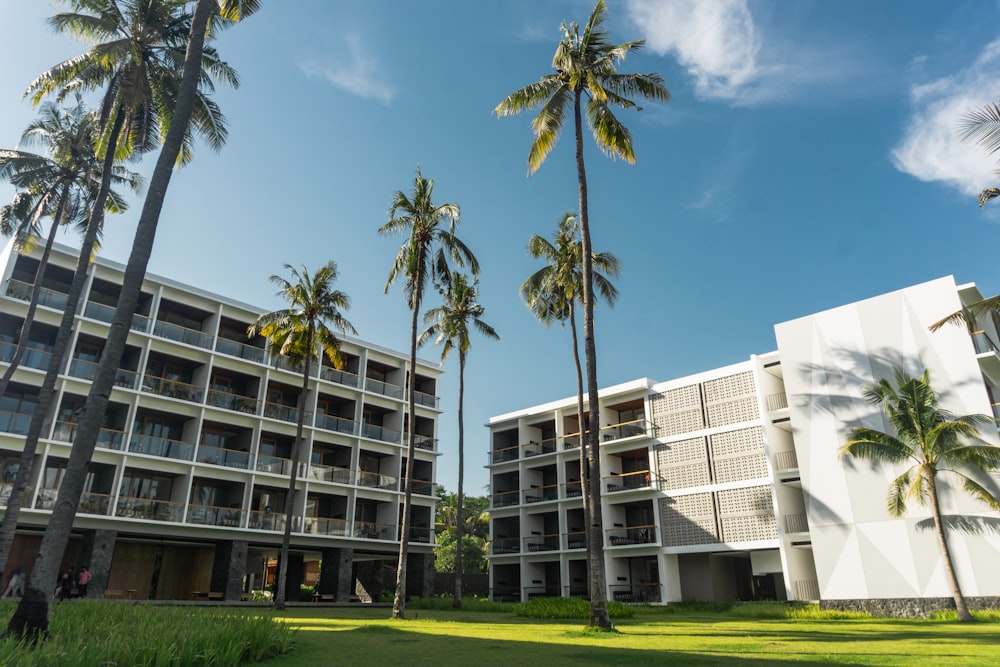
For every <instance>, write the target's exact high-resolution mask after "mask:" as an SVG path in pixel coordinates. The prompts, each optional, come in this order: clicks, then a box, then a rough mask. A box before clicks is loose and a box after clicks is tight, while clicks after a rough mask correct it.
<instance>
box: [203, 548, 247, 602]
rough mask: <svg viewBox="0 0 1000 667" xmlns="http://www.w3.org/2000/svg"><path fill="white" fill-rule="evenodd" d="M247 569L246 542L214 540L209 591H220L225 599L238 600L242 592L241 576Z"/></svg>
mask: <svg viewBox="0 0 1000 667" xmlns="http://www.w3.org/2000/svg"><path fill="white" fill-rule="evenodd" d="M246 569H247V542H246V541H245V540H227V541H224V542H216V544H215V560H214V562H213V563H212V579H211V584H210V586H209V590H211V591H221V592H222V593H223V599H225V600H237V601H238V600H239V599H240V595H241V594H242V593H243V577H244V575H246Z"/></svg>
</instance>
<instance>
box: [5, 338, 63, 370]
mask: <svg viewBox="0 0 1000 667" xmlns="http://www.w3.org/2000/svg"><path fill="white" fill-rule="evenodd" d="M28 345H29V346H31V345H37V343H28ZM16 350H17V345H15V344H14V343H8V342H6V341H4V342H0V361H3V362H10V360H11V359H13V358H14V352H15V351H16ZM51 359H52V350H50V349H39V348H37V347H26V348H25V350H24V353H23V354H22V355H21V366H22V367H24V368H34V369H36V370H40V371H44V370H48V368H49V361H51Z"/></svg>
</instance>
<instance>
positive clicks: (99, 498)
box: [77, 491, 111, 516]
mask: <svg viewBox="0 0 1000 667" xmlns="http://www.w3.org/2000/svg"><path fill="white" fill-rule="evenodd" d="M110 508H111V496H110V495H109V494H107V493H90V492H88V491H84V492H83V493H82V494H80V504H79V506H78V507H77V512H79V513H80V514H100V515H102V516H107V515H108V510H109V509H110Z"/></svg>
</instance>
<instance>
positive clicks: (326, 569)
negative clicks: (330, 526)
mask: <svg viewBox="0 0 1000 667" xmlns="http://www.w3.org/2000/svg"><path fill="white" fill-rule="evenodd" d="M319 594H320V595H333V596H334V599H335V600H336V601H337V602H349V601H350V599H351V595H353V594H354V549H324V550H323V569H322V570H320V573H319Z"/></svg>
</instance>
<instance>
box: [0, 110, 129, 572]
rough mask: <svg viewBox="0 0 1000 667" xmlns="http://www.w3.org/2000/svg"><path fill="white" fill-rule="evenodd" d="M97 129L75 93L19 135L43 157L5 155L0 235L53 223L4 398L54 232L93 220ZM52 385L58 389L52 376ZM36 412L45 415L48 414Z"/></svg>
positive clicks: (31, 451) (0, 539)
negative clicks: (7, 194)
mask: <svg viewBox="0 0 1000 667" xmlns="http://www.w3.org/2000/svg"><path fill="white" fill-rule="evenodd" d="M97 131H98V123H97V117H96V115H95V114H94V113H93V112H91V111H88V110H87V108H86V107H85V106H84V104H83V102H82V100H81V99H80V97H79V96H77V97H76V104H75V105H73V106H70V107H67V108H66V109H60V108H59V106H58V105H56V104H53V103H46V104H43V105H42V106H41V109H40V110H39V114H38V118H37V119H36V120H35V121H33V122H32V123H31V125H29V126H28V128H27V129H26V130H25V131H24V133H23V134H22V135H21V143H22V144H23V145H25V146H35V145H39V146H41V147H43V148H44V149H45V154H44V155H40V154H37V153H31V152H27V151H23V150H5V151H0V177H4V178H7V179H9V180H10V182H11V183H12V184H13V185H14V186H15V187H17V188H19V190H18V192H17V193H16V194H15V196H14V200H13V201H12V202H11V203H10V204H7V205H6V206H4V207H3V208H2V209H0V233H2V234H3V235H4V236H13V237H14V244H15V247H17V248H30V247H31V246H32V245H33V244H34V243H35V242H36V239H37V238H38V237H39V236H41V219H42V218H44V217H51V218H52V224H51V225H50V227H49V233H48V236H47V237H46V239H45V245H44V247H43V249H42V255H41V258H40V259H39V262H38V268H37V269H36V270H35V278H34V281H33V283H32V286H31V290H30V294H29V295H27V296H28V309H27V311H26V313H25V316H24V322H23V323H22V324H21V330H20V332H19V333H18V339H17V345H16V347H15V349H14V353H13V356H12V357H11V358H10V359H8V360H7V361H8V366H7V369H6V370H5V371H4V374H3V377H2V378H0V396H3V395H4V394H5V393H6V392H7V387H8V385H9V384H10V380H11V378H12V377H13V375H14V372H15V371H16V370H17V368H18V366H19V365H20V362H21V358H22V356H23V354H24V351H25V349H26V346H27V343H28V341H29V340H30V337H31V329H32V327H33V325H34V321H35V313H36V311H37V308H38V302H39V299H40V297H41V292H42V277H43V276H44V274H45V269H46V267H47V266H48V262H49V256H50V254H51V252H52V245H53V243H55V239H56V233H57V232H58V230H59V229H60V227H64V226H67V225H76V226H77V227H78V228H83V229H84V231H85V229H86V222H87V220H89V219H90V207H91V204H92V203H93V201H94V199H95V197H96V194H97V191H98V190H99V189H100V183H101V165H102V161H101V159H100V158H99V157H98V155H97V153H96V150H95V142H96V138H97ZM112 182H114V183H116V184H126V185H128V186H130V187H131V188H132V189H133V190H138V189H139V187H140V185H141V182H142V179H141V178H140V177H139V176H138V175H136V174H133V173H131V172H129V171H128V170H126V169H125V168H124V167H121V166H119V165H116V166H115V169H114V171H113V172H112ZM126 208H127V205H126V203H125V200H124V199H123V198H122V197H121V195H119V194H118V193H117V192H114V191H113V190H111V191H109V192H108V197H107V199H106V202H105V210H106V211H108V212H122V211H124V210H125V209H126ZM74 310H75V308H74ZM63 347H65V346H63ZM61 355H62V351H60V356H61ZM50 381H51V383H52V387H54V386H55V376H54V375H53V376H52V377H51V378H50ZM51 391H52V389H51V388H50V389H49V390H48V392H47V393H48V394H51ZM38 412H40V413H43V414H44V410H39V411H38ZM29 430H30V429H29ZM37 443H38V437H37V435H36V436H34V437H28V438H26V439H25V445H24V448H23V449H22V451H21V463H20V466H19V467H18V472H17V475H16V476H15V478H14V481H13V486H12V489H11V492H10V495H9V497H8V500H7V504H6V509H5V511H4V517H3V521H2V523H0V576H2V575H3V572H4V570H6V569H7V559H8V557H9V556H10V549H11V546H12V545H13V543H14V533H15V530H16V528H17V521H18V518H19V517H20V514H21V505H22V503H23V500H24V491H25V489H26V487H27V484H28V480H29V479H30V478H31V472H32V468H33V467H34V461H35V452H36V451H37Z"/></svg>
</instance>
